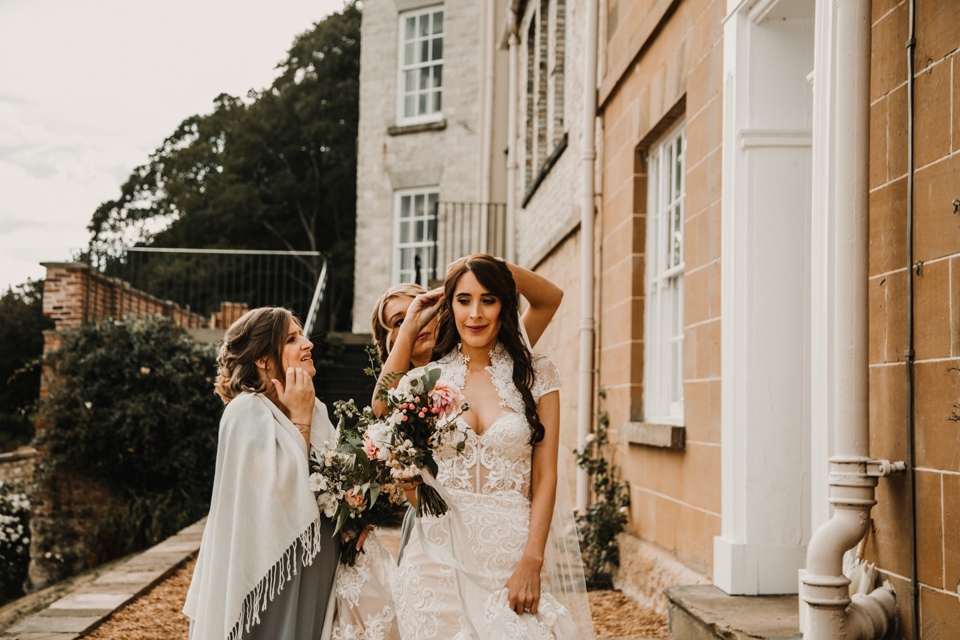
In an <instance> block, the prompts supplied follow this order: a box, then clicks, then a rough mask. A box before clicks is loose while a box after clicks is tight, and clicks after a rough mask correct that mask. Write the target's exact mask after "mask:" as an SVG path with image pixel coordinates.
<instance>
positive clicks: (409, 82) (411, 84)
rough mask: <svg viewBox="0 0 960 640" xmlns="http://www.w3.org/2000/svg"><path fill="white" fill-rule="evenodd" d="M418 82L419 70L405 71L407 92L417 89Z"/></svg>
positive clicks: (405, 90) (404, 87) (404, 79)
mask: <svg viewBox="0 0 960 640" xmlns="http://www.w3.org/2000/svg"><path fill="white" fill-rule="evenodd" d="M416 83H417V72H416V71H404V72H403V90H404V92H406V93H409V92H411V91H413V90H414V89H416Z"/></svg>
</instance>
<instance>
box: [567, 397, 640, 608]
mask: <svg viewBox="0 0 960 640" xmlns="http://www.w3.org/2000/svg"><path fill="white" fill-rule="evenodd" d="M597 395H598V396H599V399H600V401H601V402H602V400H603V399H605V398H606V397H607V394H606V391H605V390H603V389H601V390H600V391H599V393H598V394H597ZM598 404H599V403H598ZM609 426H610V417H609V416H608V414H607V412H606V411H605V410H603V409H602V404H601V405H600V408H599V409H598V411H597V429H596V431H595V432H594V433H592V434H590V435H588V436H587V442H586V444H585V445H584V447H583V449H576V450H574V452H573V453H574V455H575V456H576V458H577V466H578V467H580V468H581V469H585V470H586V472H587V475H589V476H590V479H591V482H592V488H593V502H591V503H590V506H589V507H587V512H586V513H580V514H577V528H578V530H579V532H580V550H581V553H582V555H583V571H584V577H585V579H586V583H587V588H588V589H612V588H613V571H612V569H613V568H614V567H619V566H620V545H619V543H618V542H617V536H618V535H619V534H620V533H621V532H622V531H623V527H624V525H625V524H626V523H627V513H628V511H629V507H630V485H629V483H628V482H627V481H626V480H620V467H618V466H617V465H615V464H613V463H612V462H611V461H609V460H608V459H607V456H610V455H611V452H610V439H609V437H608V436H607V428H608V427H609Z"/></svg>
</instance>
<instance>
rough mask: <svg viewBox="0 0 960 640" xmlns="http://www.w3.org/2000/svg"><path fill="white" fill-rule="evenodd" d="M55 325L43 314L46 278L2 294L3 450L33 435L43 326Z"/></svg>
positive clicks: (0, 386) (0, 444) (0, 442)
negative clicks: (44, 280) (32, 416)
mask: <svg viewBox="0 0 960 640" xmlns="http://www.w3.org/2000/svg"><path fill="white" fill-rule="evenodd" d="M52 328H53V322H51V321H50V320H49V319H47V318H45V317H44V316H43V281H42V280H37V281H29V280H28V281H27V282H26V283H25V284H22V285H20V286H19V287H16V288H12V289H9V290H8V291H7V292H6V293H5V294H3V297H0V451H10V450H12V449H15V448H16V447H18V446H20V445H24V444H27V443H28V442H30V439H31V438H32V437H33V421H32V419H31V415H32V414H33V413H34V412H35V411H36V408H37V400H38V398H39V396H40V358H41V356H42V355H43V330H44V329H52Z"/></svg>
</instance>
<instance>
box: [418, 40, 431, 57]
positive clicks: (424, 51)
mask: <svg viewBox="0 0 960 640" xmlns="http://www.w3.org/2000/svg"><path fill="white" fill-rule="evenodd" d="M428 60H430V41H429V40H421V41H420V57H419V58H417V62H427V61H428Z"/></svg>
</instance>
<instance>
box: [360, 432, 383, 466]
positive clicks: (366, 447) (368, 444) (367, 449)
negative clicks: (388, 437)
mask: <svg viewBox="0 0 960 640" xmlns="http://www.w3.org/2000/svg"><path fill="white" fill-rule="evenodd" d="M363 452H364V453H365V454H367V457H368V458H370V459H371V460H376V459H377V454H378V453H380V449H379V448H378V447H377V444H376V443H375V442H374V441H373V439H372V438H371V437H370V436H369V435H367V434H363Z"/></svg>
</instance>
